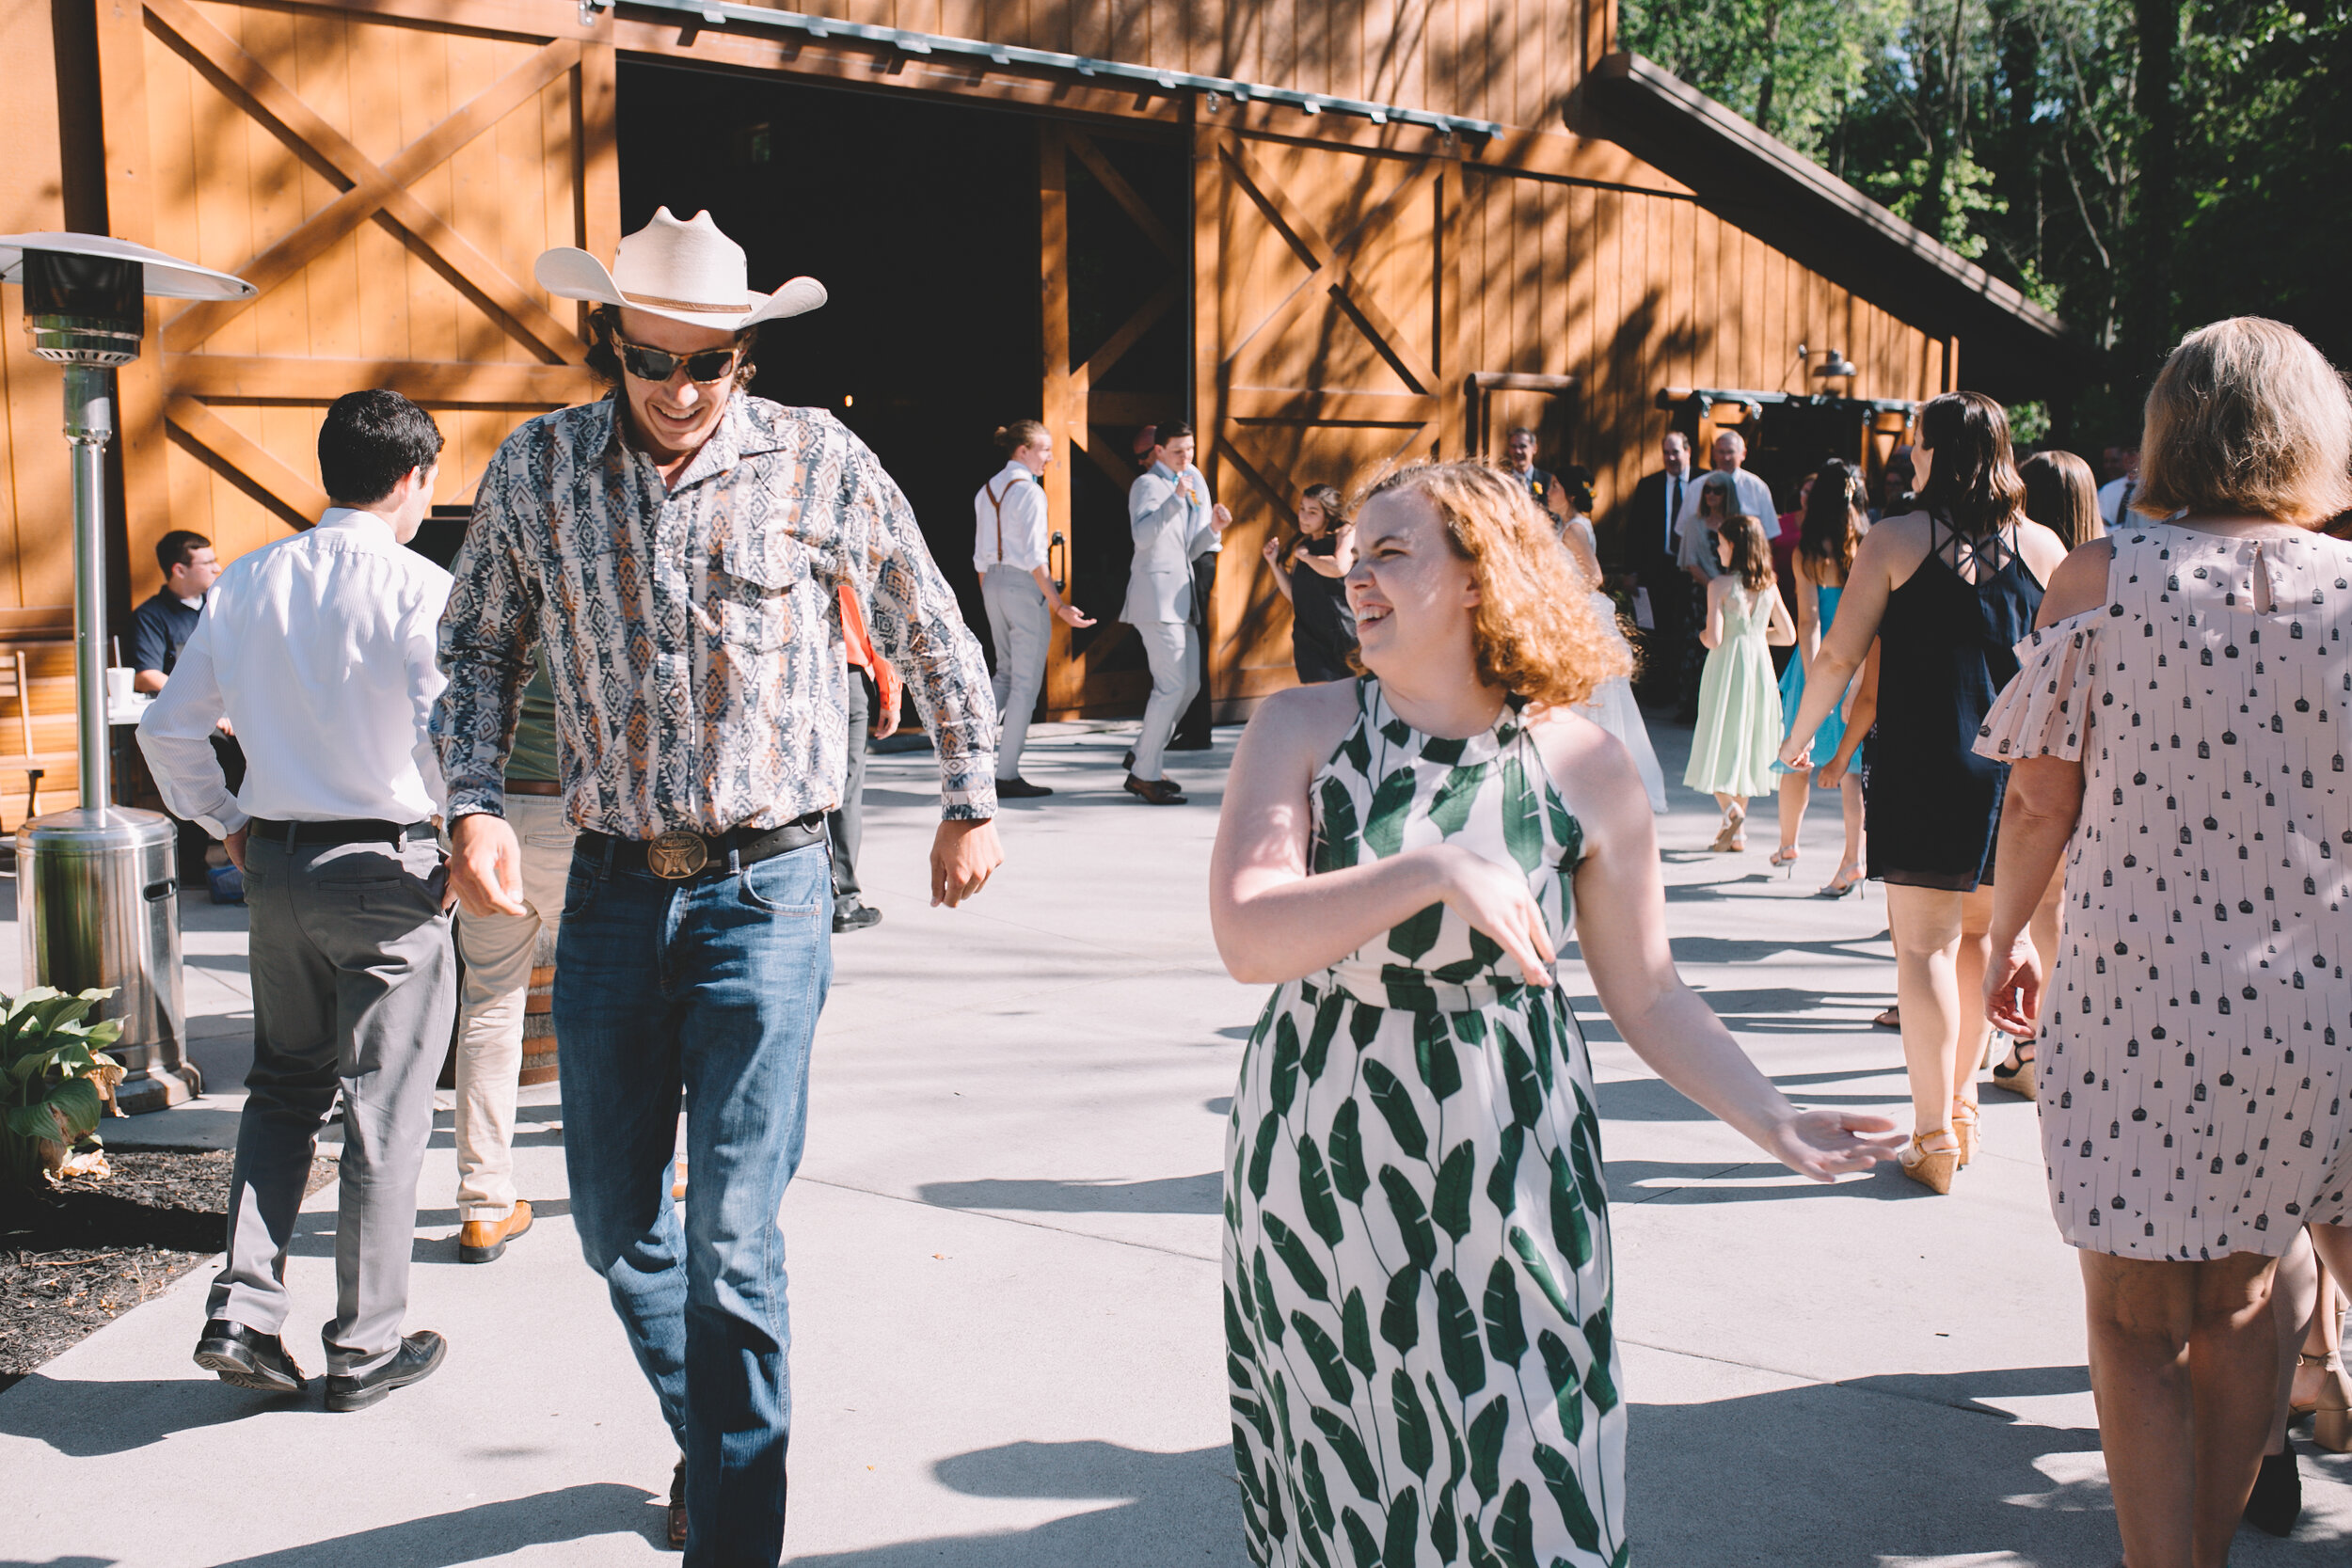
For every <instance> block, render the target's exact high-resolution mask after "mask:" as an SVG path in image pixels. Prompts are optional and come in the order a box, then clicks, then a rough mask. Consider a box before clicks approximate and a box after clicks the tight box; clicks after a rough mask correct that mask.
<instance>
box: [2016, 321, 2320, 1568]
mask: <svg viewBox="0 0 2352 1568" xmlns="http://www.w3.org/2000/svg"><path fill="white" fill-rule="evenodd" d="M2140 451H2141V458H2140V464H2141V466H2140V477H2141V485H2140V490H2139V494H2138V497H2137V503H2136V504H2137V507H2138V508H2139V509H2140V510H2141V511H2142V512H2143V513H2145V514H2146V515H2145V516H2141V517H2126V518H2125V519H2123V520H2122V524H2121V525H2120V526H2119V527H2118V528H2117V530H2116V531H2114V532H2113V533H2112V534H2111V535H2109V537H2107V538H2106V539H2103V540H2094V541H2092V542H2090V543H2089V544H2087V545H2084V546H2082V547H2080V548H2078V549H2076V550H2075V551H2074V553H2073V554H2072V555H2071V556H2069V557H2068V558H2067V560H2066V562H2065V564H2064V565H2063V566H2061V567H2060V568H2059V569H2058V572H2057V574H2056V575H2055V576H2054V577H2053V578H2052V579H2051V582H2050V587H2049V592H2048V594H2047V596H2046V597H2044V599H2043V600H2042V611H2041V616H2040V628H2041V629H2039V630H2037V631H2036V632H2035V633H2034V634H2033V636H2032V637H2030V638H2028V639H2027V640H2026V641H2025V642H2023V643H2021V644H2020V645H2019V648H2018V655H2019V659H2020V663H2021V668H2020V670H2019V673H2018V674H2017V677H2016V678H2015V679H2014V680H2013V681H2011V682H2010V685H2009V687H2008V689H2006V690H2005V691H2004V692H2003V693H2002V694H2001V697H2000V699H1999V701H1998V702H1997V703H1996V704H1995V705H1994V708H1993V710H1992V712H1991V714H1990V715H1989V716H1988V718H1987V720H1986V723H1985V727H1984V731H1983V736H1982V738H1981V739H1980V740H1979V743H1978V750H1979V752H1982V753H1983V754H1985V755H1987V756H1990V757H1994V758H1995V759H1997V760H2000V761H2005V762H2009V763H2010V764H2012V768H2011V771H2010V784H2009V798H2008V804H2007V807H2006V809H2005V811H2004V814H2003V816H2002V821H2001V833H2000V851H1999V860H1998V863H1997V865H1996V869H1995V875H1994V883H1993V885H1994V893H1995V907H1994V921H1993V929H1992V949H1993V954H1994V959H1993V962H1992V964H1991V965H1990V968H1989V970H1988V975H1987V981H1986V994H1987V1009H1988V1013H1989V1016H1990V1017H1991V1019H1992V1021H1993V1022H1994V1024H1995V1025H1996V1026H1998V1027H2000V1028H2004V1029H2008V1030H2010V1031H2011V1032H2012V1033H2019V1034H2022V1033H2025V1032H2026V1031H2028V1030H2030V1029H2031V1028H2033V1027H2034V1026H2035V1025H2036V1024H2039V1025H2040V1026H2041V1029H2042V1039H2041V1050H2040V1062H2041V1074H2040V1078H2041V1083H2040V1088H2041V1105H2042V1148H2043V1153H2044V1157H2045V1159H2046V1161H2047V1164H2048V1168H2049V1180H2050V1201H2051V1206H2052V1208H2053V1210H2054V1212H2056V1214H2057V1217H2058V1229H2059V1231H2060V1232H2061V1234H2063V1235H2064V1237H2065V1239H2066V1240H2067V1242H2068V1243H2071V1244H2072V1245H2074V1246H2075V1247H2076V1248H2079V1249H2080V1254H2079V1256H2080V1259H2081V1264H2082V1273H2083V1287H2084V1294H2085V1297H2086V1303H2087V1307H2088V1315H2089V1326H2090V1370H2091V1386H2092V1388H2093V1390H2094V1391H2095V1392H2096V1394H2097V1396H2098V1403H2099V1418H2100V1434H2101V1439H2102V1442H2103V1444H2104V1446H2105V1448H2106V1457H2107V1474H2108V1479H2109V1481H2110V1482H2111V1483H2112V1485H2113V1487H2114V1492H2115V1511H2116V1519H2117V1523H2118V1524H2119V1525H2120V1526H2121V1528H2122V1535H2123V1545H2124V1550H2125V1554H2126V1560H2127V1561H2128V1562H2129V1564H2130V1568H2218V1565H2219V1564H2221V1563H2222V1562H2224V1561H2225V1560H2227V1558H2228V1555H2229V1546H2230V1538H2231V1536H2232V1534H2233V1532H2234V1531H2235V1529H2236V1528H2237V1524H2238V1520H2239V1517H2240V1516H2241V1514H2243V1513H2245V1510H2246V1504H2247V1498H2248V1495H2249V1491H2250V1490H2251V1488H2252V1486H2253V1482H2254V1478H2255V1474H2256V1470H2257V1467H2258V1466H2259V1465H2260V1464H2261V1462H2262V1456H2263V1450H2264V1448H2265V1445H2266V1442H2267V1440H2268V1437H2269V1434H2270V1429H2271V1424H2272V1420H2273V1417H2274V1413H2275V1410H2276V1397H2277V1396H2276V1390H2277V1388H2278V1387H2279V1350H2278V1342H2277V1338H2276V1335H2275V1333H2274V1330H2273V1327H2272V1323H2271V1314H2270V1305H2269V1299H2270V1291H2271V1284H2272V1277H2273V1274H2274V1272H2275V1270H2276V1268H2277V1264H2278V1259H2279V1258H2280V1256H2281V1255H2282V1254H2284V1253H2285V1252H2286V1251H2287V1250H2288V1249H2289V1248H2290V1247H2291V1246H2292V1245H2293V1244H2294V1242H2295V1238H2296V1234H2297V1233H2298V1232H2299V1231H2301V1230H2302V1229H2303V1228H2304V1227H2310V1229H2311V1234H2312V1242H2313V1244H2314V1245H2315V1246H2317V1247H2318V1249H2319V1251H2320V1254H2321V1256H2322V1257H2323V1258H2324V1259H2326V1260H2327V1262H2328V1266H2329V1268H2330V1269H2331V1270H2332V1271H2336V1272H2338V1273H2339V1275H2344V1274H2346V1273H2352V1269H2347V1268H2346V1266H2347V1265H2352V1229H2347V1228H2346V1227H2345V1220H2346V1217H2347V1215H2346V1208H2345V1194H2346V1191H2347V1189H2348V1188H2352V1111H2348V1109H2347V1108H2348V1107H2352V1096H2347V1094H2346V1092H2345V1091H2346V1089H2347V1088H2352V982H2347V981H2346V979H2345V977H2344V974H2345V970H2344V966H2345V964H2346V962H2347V961H2352V953H2348V952H2347V949H2352V919H2347V918H2346V916H2345V913H2344V911H2345V910H2346V909H2347V907H2352V774H2347V773H2346V771H2345V760H2344V759H2345V756H2346V754H2347V752H2352V734H2348V733H2347V731H2352V546H2346V545H2344V544H2342V543H2339V542H2338V541H2336V540H2333V539H2330V538H2328V537H2326V536H2325V535H2323V534H2321V533H2319V532H2318V531H2317V525H2319V524H2320V523H2323V522H2325V521H2326V520H2327V519H2328V517H2330V516H2332V515H2335V514H2337V513H2340V512H2342V511H2344V509H2345V508H2346V506H2348V505H2352V483H2347V478H2346V475H2347V470H2348V469H2352V397H2347V394H2346V391H2345V388H2344V382H2343V380H2342V378H2341V377H2340V376H2339V375H2338V374H2337V373H2336V372H2335V371H2334V370H2333V369H2332V368H2331V367H2330V366H2329V365H2328V362H2327V361H2326V360H2325V359H2323V358H2322V357H2321V356H2320V355H2319V353H2318V351H2317V350H2316V349H2314V348H2312V345H2311V344H2310V343H2309V342H2307V341H2304V340H2303V339H2302V338H2301V337H2300V336H2298V335H2297V334H2296V332H2295V331H2294V330H2293V329H2292V328H2289V327H2286V326H2282V325H2279V324H2278V323H2276V322H2268V321H2262V320H2257V319H2254V318H2239V319H2236V320H2233V321H2225V322H2220V323H2217V324H2216V325H2212V326H2208V327H2205V328H2203V329H2202V330H2201V331H2199V332H2195V333H2192V334H2191V335H2190V336H2189V337H2188V338H2187V339H2186V340H2185V341H2183V343H2182V344H2181V346H2180V347H2179V348H2178V349H2176V350H2175V351H2174V352H2173V355H2172V357H2171V359H2170V360H2169V362H2168V363H2167V364H2166V366H2165V368H2164V372H2163V373H2162V374H2161V375H2160V376H2159V377H2158V378H2157V380H2156V384H2155V388H2154V389H2153V391H2151V392H2150V394H2149V397H2148V409H2147V429H2146V433H2145V437H2144V440H2143V442H2142V445H2141V449H2140ZM2159 516H2160V517H2162V518H2163V519H2164V520H2162V521H2155V520H2153V519H2155V518H2156V517H2159ZM2061 856H2064V857H2065V860H2066V898H2065V928H2064V930H2063V932H2062V933H2061V935H2060V937H2059V941H2058V963H2057V968H2056V973H2055V974H2051V975H2049V976H2047V977H2046V978H2045V976H2044V975H2043V974H2042V962H2041V959H2040V958H2038V957H2037V956H2036V954H2035V950H2034V945H2033V942H2032V941H2031V940H2030V938H2029V936H2028V934H2027V923H2028V921H2029V920H2030V919H2031V917H2032V914H2033V911H2034V906H2035V904H2036V903H2037V902H2039V901H2040V898H2041V895H2042V890H2043V889H2044V888H2046V887H2047V886H2048V885H2049V881H2050V878H2051V875H2052V873H2053V872H2054V871H2055V870H2056V869H2057V867H2058V862H2059V859H2060V857H2061Z"/></svg>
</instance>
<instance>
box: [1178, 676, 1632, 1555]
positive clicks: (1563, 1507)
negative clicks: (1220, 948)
mask: <svg viewBox="0 0 2352 1568" xmlns="http://www.w3.org/2000/svg"><path fill="white" fill-rule="evenodd" d="M1357 702H1358V710H1359V711H1358V715H1357V720H1356V725H1355V728H1354V729H1353V730H1352V731H1351V732H1350V733H1349V735H1348V737H1347V739H1346V740H1345V741H1344V742H1343V744H1342V745H1341V746H1340V748H1339V750H1338V751H1337V752H1334V753H1333V754H1332V757H1331V759H1330V761H1329V762H1327V764H1325V765H1324V767H1323V768H1322V770H1321V771H1319V772H1318V773H1317V774H1316V775H1315V778H1314V781H1313V785H1312V804H1313V812H1314V824H1315V832H1314V842H1313V847H1312V857H1311V874H1321V873H1326V872H1330V871H1335V870H1339V869H1341V868H1343V867H1346V866H1351V865H1356V864H1359V863H1363V862H1365V861H1369V860H1372V859H1375V858H1385V857H1388V856H1391V855H1396V854H1399V853H1401V852H1403V851H1404V850H1406V849H1412V848H1418V847H1422V846H1424V845H1431V844H1437V843H1439V842H1441V841H1445V840H1452V841H1454V842H1455V843H1458V844H1461V845H1464V846H1466V847H1469V848H1470V849H1472V850H1474V851H1476V852H1477V853H1478V854H1481V855H1484V856H1486V858H1487V859H1489V860H1491V861H1494V862H1496V863H1499V864H1502V865H1512V864H1516V865H1518V867H1519V868H1520V869H1521V870H1523V871H1524V872H1526V874H1527V880H1528V887H1529V890H1530V891H1531V892H1532V893H1534V895H1535V898H1536V901H1537V903H1538V904H1539V906H1540V907H1541V908H1542V910H1543V911H1544V916H1545V919H1546V922H1547V924H1548V925H1549V929H1550V931H1551V933H1552V936H1553V939H1554V941H1555V942H1558V941H1562V940H1565V937H1566V935H1567V933H1568V929H1569V925H1570V909H1569V902H1570V899H1569V885H1568V878H1569V877H1570V876H1571V875H1572V874H1573V872H1574V869H1575V866H1576V863H1577V861H1578V860H1579V858H1580V857H1581V853H1582V847H1583V830H1582V829H1581V827H1580V826H1579V825H1578V823H1577V820H1576V819H1575V818H1574V817H1573V816H1569V815H1568V812H1567V808H1566V806H1565V804H1564V803H1563V802H1562V800H1561V799H1560V797H1559V794H1558V792H1557V791H1555V790H1554V789H1553V787H1552V784H1551V781H1550V777H1549V774H1548V773H1547V771H1546V770H1545V768H1544V765H1543V761H1542V759H1541V757H1540V756H1538V755H1537V753H1536V749H1535V744H1534V738H1533V737H1532V736H1530V735H1529V733H1528V732H1527V731H1526V730H1525V729H1524V728H1523V727H1522V726H1521V724H1520V722H1519V718H1518V707H1517V705H1516V703H1514V704H1513V705H1511V706H1508V707H1506V708H1505V709H1504V710H1503V713H1502V717H1501V719H1500V720H1499V721H1497V723H1496V725H1495V727H1494V728H1493V729H1491V730H1488V731H1487V732H1486V733H1485V734H1484V735H1479V736H1472V737H1470V739H1467V740H1439V739H1434V738H1432V737H1430V736H1425V735H1422V734H1421V733H1420V732H1418V731H1416V730H1413V729H1411V728H1410V727H1408V726H1407V725H1406V723H1405V722H1404V721H1402V720H1400V719H1398V718H1397V717H1396V716H1395V715H1394V714H1393V713H1391V711H1390V709H1389V707H1388V705H1387V704H1386V703H1385V702H1384V701H1383V699H1382V697H1381V693H1380V687H1379V683H1378V682H1376V681H1374V680H1370V679H1365V680H1359V682H1358V698H1357ZM1592 1083H1593V1077H1592V1061H1591V1058H1590V1056H1589V1054H1588V1053H1586V1051H1585V1048H1584V1040H1583V1037H1582V1035H1581V1033H1580V1032H1579V1031H1578V1029H1577V1026H1576V1021H1575V1019H1574V1017H1573V1015H1572V1014H1570V1012H1569V1011H1568V1008H1567V1006H1566V1003H1565V1000H1564V999H1563V998H1562V997H1561V994H1560V990H1559V988H1557V987H1553V988H1550V989H1548V990H1535V989H1534V988H1532V987H1529V986H1527V985H1526V984H1525V983H1524V982H1523V981H1522V980H1521V979H1520V978H1519V971H1518V965H1517V964H1515V963H1512V962H1510V961H1509V960H1508V959H1506V958H1503V956H1502V948H1501V947H1500V946H1499V945H1498V944H1497V943H1496V942H1493V941H1491V940H1490V939H1489V938H1487V937H1486V935H1485V934H1484V933H1482V932H1478V931H1475V930H1472V929H1471V928H1470V927H1469V926H1468V925H1466V924H1465V923H1464V922H1463V921H1462V919H1461V918H1460V917H1459V916H1458V915H1456V914H1455V913H1454V911H1451V910H1449V909H1447V908H1446V907H1445V906H1443V905H1442V904H1438V905H1432V906H1431V907H1430V908H1428V909H1426V910H1423V911H1421V912H1420V913H1418V914H1416V915H1414V916H1413V917H1412V918H1410V919H1408V920H1406V922H1404V923H1403V924H1402V925H1400V926H1397V927H1394V928H1393V929H1391V930H1390V931H1389V932H1388V933H1387V934H1386V935H1385V936H1382V937H1380V938H1378V939H1376V940H1375V941H1374V942H1370V943H1367V944H1366V945H1365V946H1364V947H1363V948H1361V949H1359V951H1357V952H1356V953H1354V954H1351V955H1350V956H1349V957H1347V958H1344V959H1343V960H1342V961H1341V962H1340V963H1338V964H1336V965H1334V966H1333V967H1332V968H1330V969H1328V970H1326V971H1324V972H1322V973H1321V974H1313V975H1310V976H1309V977H1307V978H1306V979H1304V980H1293V981H1290V982H1288V983H1287V984H1284V985H1282V986H1280V987H1279V988H1277V990H1275V992H1274V995H1273V997H1272V998H1271V999H1270V1000H1269V1001H1268V1002H1267V1004H1266V1008H1265V1013H1264V1015H1263V1017H1262V1018H1261V1019H1260V1020H1259V1021H1258V1027H1257V1030H1256V1032H1255V1033H1254V1034H1253V1035H1252V1036H1251V1037H1250V1040H1249V1046H1248V1052H1247V1053H1246V1054H1245V1055H1244V1057H1243V1061H1242V1070H1241V1085H1240V1087H1239V1089H1238V1090H1237V1092H1236V1093H1235V1095H1234V1097H1233V1116H1232V1124H1231V1126H1230V1128H1229V1130H1228V1132H1227V1135H1226V1143H1227V1149H1226V1152H1227V1168H1226V1186H1225V1223H1226V1236H1225V1279H1224V1286H1225V1336H1226V1345H1227V1349H1228V1351H1229V1353H1230V1354H1228V1355H1227V1357H1226V1363H1225V1364H1226V1370H1227V1373H1228V1375H1229V1377H1230V1378H1231V1380H1232V1408H1233V1413H1234V1421H1233V1460H1234V1465H1235V1467H1236V1470H1237V1473H1238V1476H1239V1479H1240V1481H1241V1489H1242V1513H1243V1516H1244V1520H1245V1525H1246V1528H1247V1539H1248V1547H1249V1554H1250V1557H1251V1558H1252V1559H1253V1560H1255V1561H1257V1562H1260V1563H1279V1564H1282V1565H1284V1568H1299V1565H1309V1568H1371V1565H1372V1564H1375V1563H1378V1564H1381V1565H1382V1568H1426V1565H1434V1564H1438V1563H1466V1564H1470V1565H1471V1568H1560V1565H1563V1564H1565V1565H1567V1568H1596V1565H1608V1568H1615V1565H1618V1564H1622V1563H1624V1562H1626V1561H1627V1560H1628V1554H1627V1548H1626V1546H1625V1544H1624V1532H1625V1485H1624V1475H1625V1411H1624V1408H1623V1406H1622V1405H1621V1404H1620V1403H1619V1401H1618V1395H1617V1359H1616V1351H1615V1345H1614V1342H1613V1339H1612V1338H1611V1334H1610V1326H1609V1317H1610V1313H1609V1307H1610V1259H1609V1224H1608V1214H1607V1210H1606V1207H1605V1199H1604V1197H1603V1194H1602V1188H1601V1180H1600V1136H1599V1121H1598V1117H1597V1115H1596V1113H1595V1111H1594V1109H1593V1088H1592Z"/></svg>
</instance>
